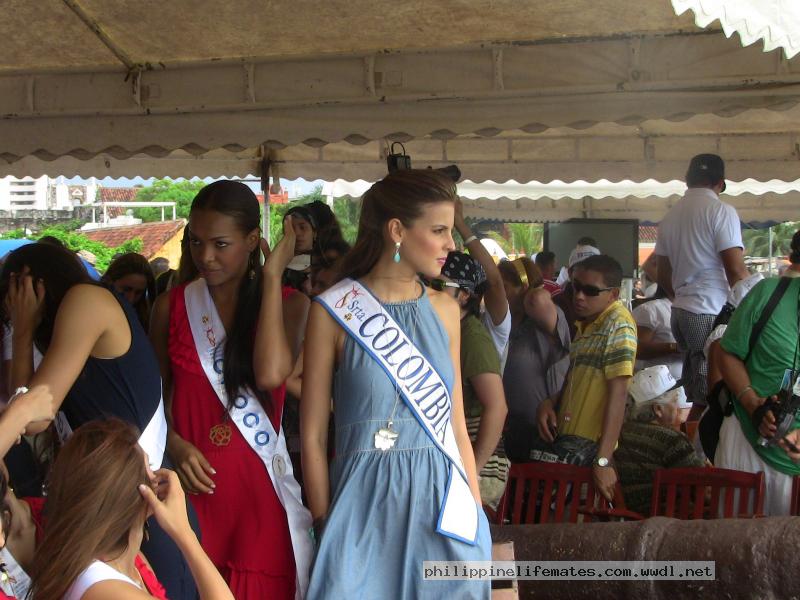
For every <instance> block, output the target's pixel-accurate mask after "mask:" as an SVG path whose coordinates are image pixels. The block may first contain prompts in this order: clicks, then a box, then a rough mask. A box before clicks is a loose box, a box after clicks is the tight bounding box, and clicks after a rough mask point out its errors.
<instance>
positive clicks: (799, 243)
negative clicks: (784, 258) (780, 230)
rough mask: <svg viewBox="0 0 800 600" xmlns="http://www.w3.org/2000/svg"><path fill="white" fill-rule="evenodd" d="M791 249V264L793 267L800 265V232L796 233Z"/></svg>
mask: <svg viewBox="0 0 800 600" xmlns="http://www.w3.org/2000/svg"><path fill="white" fill-rule="evenodd" d="M789 247H790V248H791V252H789V262H790V263H792V264H793V265H797V264H800V230H798V231H795V232H794V235H793V236H792V243H791V245H790V246H789Z"/></svg>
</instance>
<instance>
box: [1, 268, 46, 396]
mask: <svg viewBox="0 0 800 600" xmlns="http://www.w3.org/2000/svg"><path fill="white" fill-rule="evenodd" d="M44 297H45V288H44V283H43V282H42V281H37V282H36V284H35V285H34V282H33V278H32V277H31V276H30V275H29V274H28V271H27V268H26V269H24V270H23V272H22V273H20V274H12V275H11V277H10V279H9V288H8V295H7V297H6V306H7V308H8V315H9V320H10V326H11V336H9V339H8V340H6V341H7V342H8V343H10V344H11V356H12V357H16V358H15V359H14V360H12V361H9V365H10V367H9V369H8V379H7V381H6V383H7V385H8V393H9V394H13V393H14V390H16V389H17V388H19V387H22V386H25V385H27V384H28V382H29V381H30V380H31V377H32V376H33V336H34V334H35V333H36V328H37V327H38V326H39V324H40V323H41V320H42V311H43V309H44Z"/></svg>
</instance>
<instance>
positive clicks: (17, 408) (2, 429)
mask: <svg viewBox="0 0 800 600" xmlns="http://www.w3.org/2000/svg"><path fill="white" fill-rule="evenodd" d="M54 416H55V412H54V410H53V396H52V394H51V393H50V390H49V389H48V388H47V387H46V386H43V385H39V386H36V387H33V388H31V389H30V391H28V392H27V393H26V394H22V395H20V396H18V397H16V398H13V401H12V402H11V403H10V404H9V405H8V406H7V407H6V408H5V410H3V412H2V413H0V458H2V457H3V456H5V455H6V453H7V452H8V451H9V450H10V449H11V447H12V446H13V445H14V444H16V443H17V441H19V438H20V436H21V435H22V434H23V433H25V430H26V429H32V428H33V427H32V425H39V424H40V423H44V427H42V429H45V428H46V426H47V424H49V423H50V421H52V420H53V417H54Z"/></svg>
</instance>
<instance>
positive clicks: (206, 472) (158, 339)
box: [150, 292, 216, 494]
mask: <svg viewBox="0 0 800 600" xmlns="http://www.w3.org/2000/svg"><path fill="white" fill-rule="evenodd" d="M169 299H170V293H169V292H167V293H166V294H161V295H160V296H159V297H158V298H156V302H155V304H154V305H153V313H152V315H151V316H150V342H151V343H152V344H153V348H154V350H155V352H156V357H157V358H158V368H159V371H160V372H161V387H162V390H163V394H164V413H165V414H166V417H167V423H168V424H169V429H168V431H167V454H169V457H170V458H171V459H172V463H173V464H174V465H175V470H176V472H177V473H178V477H179V478H180V482H181V485H183V488H184V489H185V490H186V491H187V492H190V493H193V494H200V493H202V494H211V493H213V490H214V487H215V484H214V480H213V479H212V477H213V476H214V475H215V474H216V471H214V468H213V467H212V466H211V463H209V462H208V460H207V459H206V457H205V456H203V453H202V452H200V450H198V449H197V448H196V447H195V446H194V445H193V444H191V443H190V442H187V441H186V440H184V439H183V438H182V437H181V436H180V435H178V433H177V432H176V431H175V428H174V426H173V420H172V394H173V388H172V366H171V364H170V360H169V319H170V313H169Z"/></svg>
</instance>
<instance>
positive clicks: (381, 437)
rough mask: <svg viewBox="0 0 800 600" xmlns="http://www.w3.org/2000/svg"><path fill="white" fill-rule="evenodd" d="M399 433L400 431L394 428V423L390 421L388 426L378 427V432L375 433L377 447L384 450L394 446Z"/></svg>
mask: <svg viewBox="0 0 800 600" xmlns="http://www.w3.org/2000/svg"><path fill="white" fill-rule="evenodd" d="M399 435H400V434H399V433H397V432H396V431H395V430H394V429H392V423H391V421H390V422H389V423H388V424H387V425H386V427H381V428H380V429H378V431H377V433H375V447H376V448H377V449H378V450H384V451H386V450H389V449H390V448H394V445H395V442H396V441H397V438H398V436H399Z"/></svg>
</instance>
